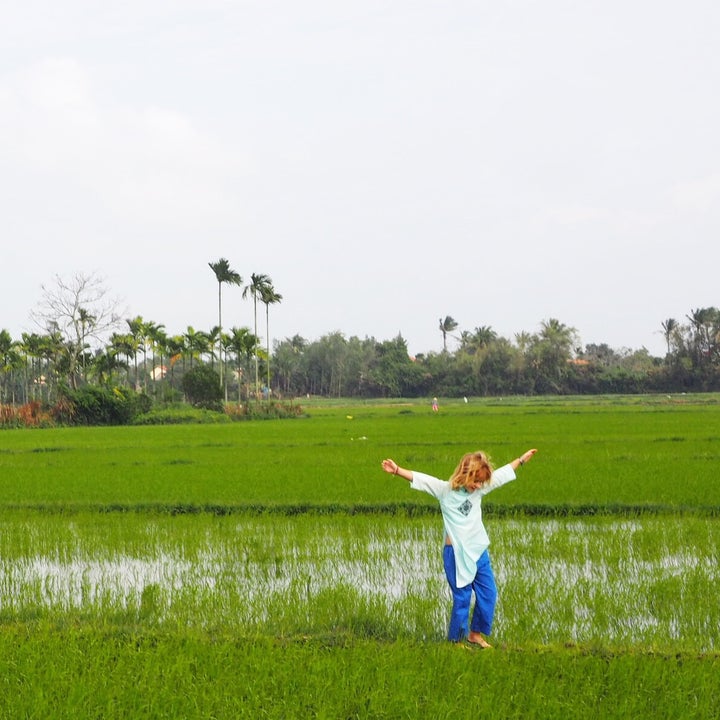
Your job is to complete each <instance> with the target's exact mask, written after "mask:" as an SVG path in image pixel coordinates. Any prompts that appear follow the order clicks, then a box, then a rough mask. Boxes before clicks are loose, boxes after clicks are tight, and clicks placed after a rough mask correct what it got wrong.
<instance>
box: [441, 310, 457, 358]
mask: <svg viewBox="0 0 720 720" xmlns="http://www.w3.org/2000/svg"><path fill="white" fill-rule="evenodd" d="M457 326H458V324H457V322H455V320H454V319H453V318H452V317H450V315H446V316H445V319H444V320H443V319H442V318H440V332H441V333H442V336H443V351H444V352H447V336H448V334H449V333H451V332H452V331H453V330H455V329H456V328H457Z"/></svg>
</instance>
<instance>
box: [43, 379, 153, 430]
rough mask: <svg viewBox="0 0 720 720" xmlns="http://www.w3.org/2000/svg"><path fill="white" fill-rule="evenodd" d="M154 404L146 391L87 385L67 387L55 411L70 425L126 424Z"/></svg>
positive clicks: (58, 417) (60, 420)
mask: <svg viewBox="0 0 720 720" xmlns="http://www.w3.org/2000/svg"><path fill="white" fill-rule="evenodd" d="M151 405H152V400H151V399H150V398H149V397H148V396H147V395H145V394H143V393H136V392H135V391H134V390H130V389H129V388H122V387H116V388H112V389H110V388H104V387H98V386H96V385H87V386H85V387H81V388H78V389H77V390H71V389H69V388H65V389H64V390H63V396H62V398H61V401H60V402H59V403H58V405H57V407H56V408H55V415H56V418H57V420H58V421H59V422H63V423H66V424H68V425H127V424H129V423H130V422H132V420H133V419H134V418H136V417H137V416H138V415H140V414H142V413H144V412H147V411H148V410H149V409H150V407H151Z"/></svg>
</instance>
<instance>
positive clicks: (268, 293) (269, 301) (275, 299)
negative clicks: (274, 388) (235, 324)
mask: <svg viewBox="0 0 720 720" xmlns="http://www.w3.org/2000/svg"><path fill="white" fill-rule="evenodd" d="M261 296H262V297H261V299H262V301H263V303H264V304H265V335H266V342H267V389H268V392H270V306H271V305H275V304H276V303H280V302H282V295H280V293H277V292H275V288H274V287H273V286H272V284H270V285H268V286H267V287H266V288H264V289H263V290H262V291H261Z"/></svg>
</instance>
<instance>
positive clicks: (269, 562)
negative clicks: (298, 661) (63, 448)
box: [0, 516, 720, 650]
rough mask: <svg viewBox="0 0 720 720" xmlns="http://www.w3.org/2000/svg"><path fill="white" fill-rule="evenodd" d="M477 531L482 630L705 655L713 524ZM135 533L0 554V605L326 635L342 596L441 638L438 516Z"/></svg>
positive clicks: (714, 577)
mask: <svg viewBox="0 0 720 720" xmlns="http://www.w3.org/2000/svg"><path fill="white" fill-rule="evenodd" d="M145 522H147V523H152V522H153V521H152V520H147V521H145ZM488 528H489V531H490V534H491V537H492V539H493V545H492V547H491V553H492V558H493V565H494V567H495V572H496V576H497V582H498V587H499V591H500V602H499V605H498V612H497V618H496V627H495V630H496V634H497V635H498V636H500V637H502V638H503V639H504V640H505V641H507V642H513V641H517V642H526V641H528V640H536V641H537V642H538V643H545V642H558V641H560V642H563V641H567V642H587V641H592V640H594V639H599V638H603V639H605V640H607V639H608V638H611V639H614V640H615V641H616V642H618V643H628V644H636V643H645V644H660V645H663V644H664V643H665V644H667V643H669V642H673V643H680V644H685V645H688V646H690V647H693V648H694V649H698V650H713V649H716V648H717V647H718V627H719V626H720V611H719V610H718V604H717V602H716V600H715V598H716V592H717V588H718V581H719V580H720V571H719V570H718V563H717V553H716V548H717V546H718V543H717V541H718V539H719V538H718V536H719V535H720V531H719V530H718V523H717V522H716V521H713V520H710V519H698V518H695V519H687V518H685V519H683V518H675V519H667V518H654V517H653V518H643V519H636V520H632V521H630V520H617V519H616V520H610V519H590V520H582V521H579V520H567V521H564V520H558V519H553V520H547V519H544V520H533V519H524V518H523V519H505V520H489V521H488ZM35 532H38V531H37V529H36V530H35ZM144 532H147V530H145V531H144ZM149 535H150V536H152V538H153V540H152V542H151V543H148V544H147V546H146V547H142V546H140V547H138V546H137V545H136V544H133V547H132V549H131V550H130V549H129V548H128V547H123V544H122V543H117V542H116V541H113V542H108V543H107V544H104V543H102V542H98V538H97V536H94V537H93V538H92V539H90V538H87V540H86V541H85V540H84V539H83V538H82V537H80V538H78V537H77V535H76V536H74V539H73V544H72V549H71V551H69V550H68V548H67V547H62V548H58V549H57V550H56V551H54V552H53V551H49V552H48V547H52V542H51V541H48V539H47V538H46V539H45V541H44V542H43V547H44V548H45V552H43V553H33V552H32V547H30V546H29V547H28V548H27V550H26V551H25V552H23V553H21V554H20V555H16V556H14V557H10V556H6V555H5V554H4V555H3V559H2V560H0V574H1V575H0V576H1V578H2V580H1V581H0V583H1V584H0V610H2V611H3V613H5V614H6V615H7V613H22V612H24V611H26V610H27V609H28V608H47V609H49V610H54V611H61V612H66V611H80V612H99V613H103V612H115V611H117V610H118V609H124V610H128V609H133V608H135V609H137V610H138V611H141V610H142V609H143V607H145V606H147V605H148V604H151V606H152V607H151V609H152V611H153V612H154V613H155V616H156V617H157V618H158V619H159V620H165V619H169V620H175V621H181V622H183V623H198V624H208V623H228V624H230V625H232V624H234V623H235V624H239V625H250V626H253V625H257V626H260V625H262V624H265V623H271V622H272V620H273V618H272V616H273V614H277V613H278V608H282V607H285V606H288V605H290V606H292V608H293V612H294V613H295V615H296V616H298V617H299V616H303V617H304V618H305V620H304V622H305V625H306V626H308V627H311V628H312V625H313V616H314V615H317V614H323V615H324V616H325V617H324V619H323V620H322V623H323V624H324V626H325V627H326V626H328V625H331V623H330V622H329V620H328V616H331V615H332V613H333V606H334V605H337V606H338V607H339V606H340V605H341V600H340V598H341V596H343V595H347V594H348V593H352V596H353V597H354V598H355V601H356V602H368V603H371V604H372V606H373V607H375V608H378V607H381V608H384V610H383V611H382V612H386V613H387V616H388V618H390V620H388V622H390V623H391V624H392V623H394V624H396V625H397V626H398V627H397V631H398V632H399V633H400V632H404V631H407V629H408V628H407V627H405V628H403V627H402V625H403V622H404V620H403V618H406V617H408V616H412V615H413V612H415V614H419V613H425V614H426V615H427V614H429V615H431V616H432V617H430V618H428V620H429V623H430V625H431V626H432V627H433V628H434V633H435V635H436V636H437V637H441V636H442V635H443V633H444V624H445V621H446V615H447V611H448V609H449V597H448V591H447V588H446V585H445V581H444V577H443V570H442V564H441V559H440V550H441V539H442V538H441V528H440V522H439V520H438V519H437V518H432V517H430V518H420V519H410V518H402V519H397V518H387V517H382V516H380V517H375V518H353V517H343V518H337V517H334V518H303V519H300V518H274V519H268V518H239V519H238V518H234V519H226V520H225V521H223V522H219V521H218V522H215V523H214V524H213V525H212V526H210V527H208V528H206V529H205V531H204V533H203V534H202V536H200V537H197V536H193V537H186V536H183V534H182V533H180V534H174V533H171V532H165V533H158V532H156V531H155V530H153V531H152V532H149ZM62 542H64V541H61V540H60V539H59V540H58V543H59V544H62ZM150 591H151V592H150ZM319 598H322V602H321V601H320V600H319ZM347 612H350V611H347ZM390 632H392V630H391V631H390Z"/></svg>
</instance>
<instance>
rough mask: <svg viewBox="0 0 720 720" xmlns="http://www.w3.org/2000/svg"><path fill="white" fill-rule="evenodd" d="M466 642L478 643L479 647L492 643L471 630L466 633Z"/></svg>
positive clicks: (486, 646)
mask: <svg viewBox="0 0 720 720" xmlns="http://www.w3.org/2000/svg"><path fill="white" fill-rule="evenodd" d="M468 642H469V643H470V644H471V645H479V646H480V647H481V648H491V647H492V645H491V644H490V643H489V642H488V641H487V640H486V639H485V638H484V637H483V636H482V635H481V634H480V633H474V632H471V633H470V634H469V635H468Z"/></svg>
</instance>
